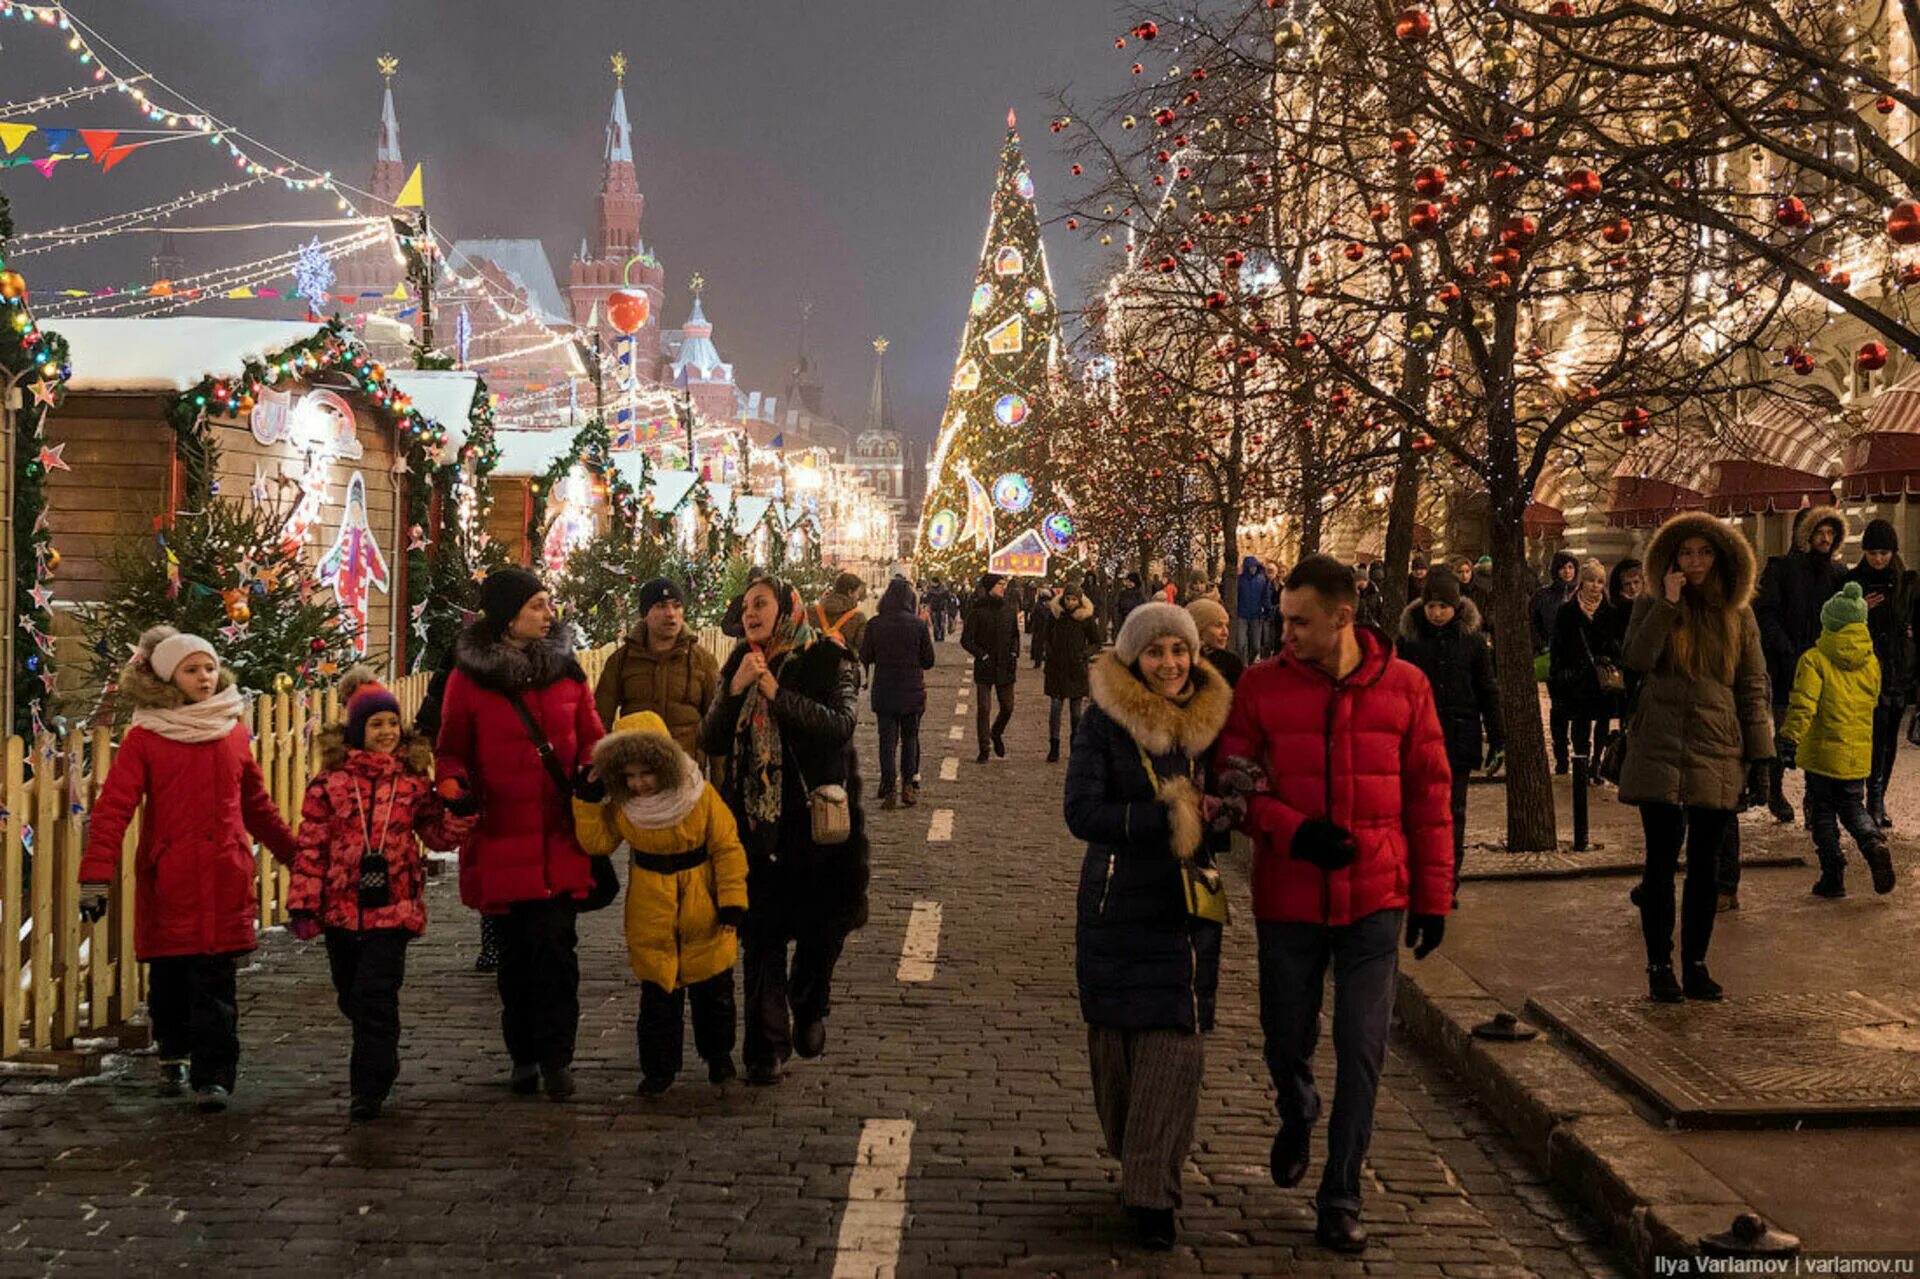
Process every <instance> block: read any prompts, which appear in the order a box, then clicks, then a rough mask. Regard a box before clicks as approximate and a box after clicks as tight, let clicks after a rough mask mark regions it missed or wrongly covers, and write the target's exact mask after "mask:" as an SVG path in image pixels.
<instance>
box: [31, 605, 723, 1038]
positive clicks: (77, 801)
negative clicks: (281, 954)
mask: <svg viewBox="0 0 1920 1279" xmlns="http://www.w3.org/2000/svg"><path fill="white" fill-rule="evenodd" d="M700 642H701V644H702V645H703V646H704V647H708V648H709V649H710V650H711V649H712V648H713V647H714V645H715V644H718V643H726V644H730V643H731V641H729V640H726V639H725V637H722V636H720V635H719V632H718V631H717V630H715V631H713V632H712V633H711V634H709V633H707V632H702V633H701V635H700ZM615 651H616V649H615V647H614V646H612V645H609V646H607V647H605V648H599V649H593V650H589V651H584V652H582V653H581V654H580V662H581V665H582V666H583V667H585V668H586V672H587V679H588V681H589V683H591V682H592V681H594V680H597V679H598V678H599V676H600V672H601V670H602V668H604V667H605V665H606V662H607V658H608V657H609V656H610V655H611V654H612V653H614V652H615ZM721 651H722V652H724V651H725V650H724V649H723V650H721ZM429 679H430V676H429V675H428V674H426V673H424V672H423V673H421V674H418V675H409V676H406V677H404V678H402V679H400V680H397V681H394V682H393V683H392V685H391V687H392V689H393V692H394V695H395V696H396V697H398V698H399V700H400V707H401V710H402V713H403V715H404V717H405V719H406V721H407V722H408V723H411V722H412V721H413V715H414V712H415V711H416V710H418V709H419V707H420V702H421V699H422V698H424V697H425V696H426V692H427V684H428V682H429ZM339 718H340V698H339V694H338V693H337V692H336V691H335V690H333V689H327V690H325V691H324V692H320V691H310V692H300V693H274V694H271V695H262V696H260V697H258V698H256V699H255V700H254V702H253V705H252V707H251V713H250V715H249V727H250V728H251V729H252V732H253V753H254V758H256V759H257V760H259V762H260V771H261V772H262V773H263V774H264V775H265V776H266V782H267V791H268V793H269V794H271V795H272V796H273V801H274V803H275V804H276V805H277V806H278V807H279V809H280V815H281V816H282V817H283V818H285V819H286V821H287V823H288V824H289V825H293V824H295V823H296V822H298V821H299V817H300V802H301V799H302V797H303V796H304V795H305V793H306V788H307V782H308V781H309V780H311V778H312V777H313V775H314V773H316V772H317V771H318V766H319V759H318V752H317V751H316V749H315V747H314V742H313V737H314V734H315V733H316V732H317V731H318V730H319V729H320V728H321V727H322V726H324V725H327V724H332V723H335V722H337V721H338V720H339ZM117 745H118V743H117V742H115V741H114V739H113V735H112V733H111V732H110V731H109V730H108V729H105V728H98V729H94V730H92V731H91V732H87V731H83V730H78V729H76V730H74V731H72V732H70V733H68V734H67V735H66V736H65V737H64V738H55V737H52V736H47V737H42V738H41V739H39V740H38V741H37V742H34V743H31V744H29V743H27V742H25V741H22V740H21V739H20V738H18V737H10V738H8V739H7V742H6V766H5V773H4V776H0V785H3V787H4V798H5V803H6V808H5V812H4V814H0V817H4V822H5V830H4V834H3V835H0V1061H20V1062H39V1063H42V1064H47V1065H51V1066H65V1067H69V1068H70V1067H71V1066H72V1065H73V1062H74V1061H75V1060H76V1059H77V1057H78V1056H79V1055H78V1054H76V1053H75V1051H74V1050H75V1048H76V1046H78V1045H82V1044H84V1043H85V1042H86V1041H89V1040H118V1041H120V1042H121V1043H123V1044H128V1043H141V1042H144V1033H143V1028H133V1027H129V1026H128V1022H129V1020H130V1018H131V1017H132V1015H133V1013H134V1010H135V1009H136V1008H137V1007H139V1005H140V1004H141V1003H142V1001H143V1000H144V998H145V993H146V968H145V966H144V965H142V964H140V963H138V962H136V961H135V959H134V954H133V896H134V885H133V861H134V858H133V852H134V849H135V848H136V847H137V846H138V843H139V838H140V822H139V818H138V817H136V818H135V821H134V824H133V826H132V828H131V829H130V830H129V831H128V832H127V839H126V844H125V847H124V848H123V850H122V853H121V858H120V870H119V874H118V876H117V880H116V882H115V884H114V888H113V905H112V909H110V910H109V911H108V913H107V915H106V917H105V918H103V919H101V920H99V921H97V922H93V923H88V922H86V921H84V920H82V919H81V918H80V882H79V880H80V858H81V855H82V854H83V853H84V852H85V851H86V829H87V814H88V810H89V809H90V808H91V807H92V805H93V801H94V798H95V796H96V795H97V794H98V793H99V788H100V785H101V783H102V782H104V781H105V779H106V775H107V769H108V768H109V767H110V766H111V764H112V762H113V754H114V751H115V749H116V747H117ZM29 765H31V768H29ZM254 857H255V860H256V862H257V864H258V869H257V879H258V885H259V911H260V914H259V923H260V926H261V927H262V928H266V927H271V926H273V925H275V924H279V923H282V922H284V921H285V918H286V901H287V871H286V869H285V868H284V867H281V866H279V865H277V864H276V863H275V862H274V860H273V859H272V858H271V857H270V856H268V855H267V853H266V852H265V850H262V849H256V850H255V853H254Z"/></svg>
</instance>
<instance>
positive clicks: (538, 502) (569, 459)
mask: <svg viewBox="0 0 1920 1279" xmlns="http://www.w3.org/2000/svg"><path fill="white" fill-rule="evenodd" d="M576 465H579V466H584V467H586V468H587V470H588V471H589V472H591V473H593V474H595V475H597V476H599V477H600V478H601V479H602V480H603V481H604V482H605V483H606V486H607V512H608V519H609V528H610V529H611V530H612V531H613V532H615V533H623V534H625V535H626V536H627V537H629V538H631V537H632V536H633V530H634V522H635V520H636V519H637V518H638V517H639V511H640V495H639V494H638V493H636V492H634V489H633V486H632V485H631V484H629V483H627V480H626V477H625V476H624V475H622V474H620V468H619V467H617V466H615V465H614V464H613V437H612V435H610V434H609V433H608V431H607V424H606V422H605V420H604V419H602V418H599V417H595V418H593V419H591V420H590V421H589V422H588V423H587V424H586V425H585V426H583V427H581V428H580V430H579V432H578V433H577V434H576V435H575V436H574V437H573V440H572V442H571V443H570V444H568V446H567V451H566V452H564V453H562V454H561V455H560V456H559V457H557V458H555V459H554V461H553V464H552V465H551V466H549V467H547V469H546V470H545V471H544V472H543V473H542V474H541V476H540V478H539V479H537V480H534V481H533V484H532V489H531V492H530V493H529V494H528V496H529V497H530V498H531V499H532V500H531V502H529V504H528V506H529V510H528V512H527V546H528V547H529V548H530V553H531V554H536V555H537V549H533V548H538V547H539V546H540V544H541V540H542V538H543V537H544V536H545V534H546V529H547V499H548V498H549V497H550V496H551V495H552V493H553V488H554V485H556V484H558V483H560V481H561V480H563V479H565V478H566V477H567V472H569V471H571V470H572V469H573V468H574V467H575V466H576ZM642 466H643V468H644V466H645V462H644V460H643V462H642ZM642 473H643V474H644V473H645V472H644V469H643V472H642Z"/></svg>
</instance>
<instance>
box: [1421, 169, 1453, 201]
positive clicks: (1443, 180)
mask: <svg viewBox="0 0 1920 1279" xmlns="http://www.w3.org/2000/svg"><path fill="white" fill-rule="evenodd" d="M1413 189H1414V190H1415V191H1417V192H1419V193H1420V194H1421V195H1424V196H1426V197H1427V198H1428V199H1432V198H1433V197H1435V196H1437V195H1439V194H1440V193H1441V192H1442V191H1445V190H1446V189H1447V171H1446V170H1445V169H1442V168H1440V167H1438V166H1436V165H1431V164H1430V165H1428V166H1427V167H1426V168H1424V169H1421V170H1419V171H1418V172H1416V173H1415V174H1414V175H1413Z"/></svg>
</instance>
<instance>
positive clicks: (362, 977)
mask: <svg viewBox="0 0 1920 1279" xmlns="http://www.w3.org/2000/svg"><path fill="white" fill-rule="evenodd" d="M412 940H413V934H412V933H409V932H408V931H407V930H406V929H404V928H374V929H369V930H368V931H366V932H361V933H356V932H349V931H348V930H346V929H344V928H329V929H328V930H327V967H328V968H329V969H330V970H332V973H333V989H334V992H335V993H336V994H337V995H338V996H339V1001H340V1011H341V1012H342V1013H344V1014H346V1018H347V1020H348V1021H350V1022H352V1023H353V1056H352V1057H351V1058H349V1059H348V1064H347V1086H348V1088H349V1089H350V1090H351V1092H352V1093H353V1095H354V1096H355V1097H371V1098H373V1099H375V1100H381V1099H384V1098H385V1097H386V1095H387V1094H388V1093H389V1092H391V1091H392V1090H393V1081H394V1080H395V1079H396V1078H398V1077H399V1074H400V983H401V982H402V981H404V980H405V979H406V975H407V943H408V942H410V941H412Z"/></svg>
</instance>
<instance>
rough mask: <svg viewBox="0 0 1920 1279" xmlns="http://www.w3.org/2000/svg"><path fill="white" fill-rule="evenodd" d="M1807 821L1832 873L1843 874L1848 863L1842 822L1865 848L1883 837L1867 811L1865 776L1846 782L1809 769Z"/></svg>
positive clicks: (1822, 865)
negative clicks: (1843, 853)
mask: <svg viewBox="0 0 1920 1279" xmlns="http://www.w3.org/2000/svg"><path fill="white" fill-rule="evenodd" d="M1807 823H1808V825H1810V826H1812V827H1813V851H1814V852H1816V853H1818V854H1819V855H1820V869H1821V870H1822V871H1824V872H1826V873H1827V874H1830V875H1838V874H1841V873H1842V872H1844V871H1845V870H1846V867H1847V862H1846V858H1845V857H1844V856H1843V855H1842V854H1841V852H1840V827H1841V826H1843V825H1844V826H1845V827H1846V828H1847V831H1848V833H1849V834H1851V835H1852V836H1853V842H1854V843H1856V844H1858V845H1860V847H1861V848H1863V849H1864V848H1866V847H1867V846H1868V845H1869V844H1877V843H1879V842H1880V840H1881V834H1880V827H1879V826H1877V825H1876V824H1875V823H1874V820H1873V818H1871V817H1869V816H1868V815H1867V783H1866V780H1865V779H1864V778H1860V779H1855V780H1853V781H1845V782H1843V781H1841V780H1840V779H1839V778H1837V777H1825V776H1822V775H1821V774H1819V773H1808V774H1807Z"/></svg>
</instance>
